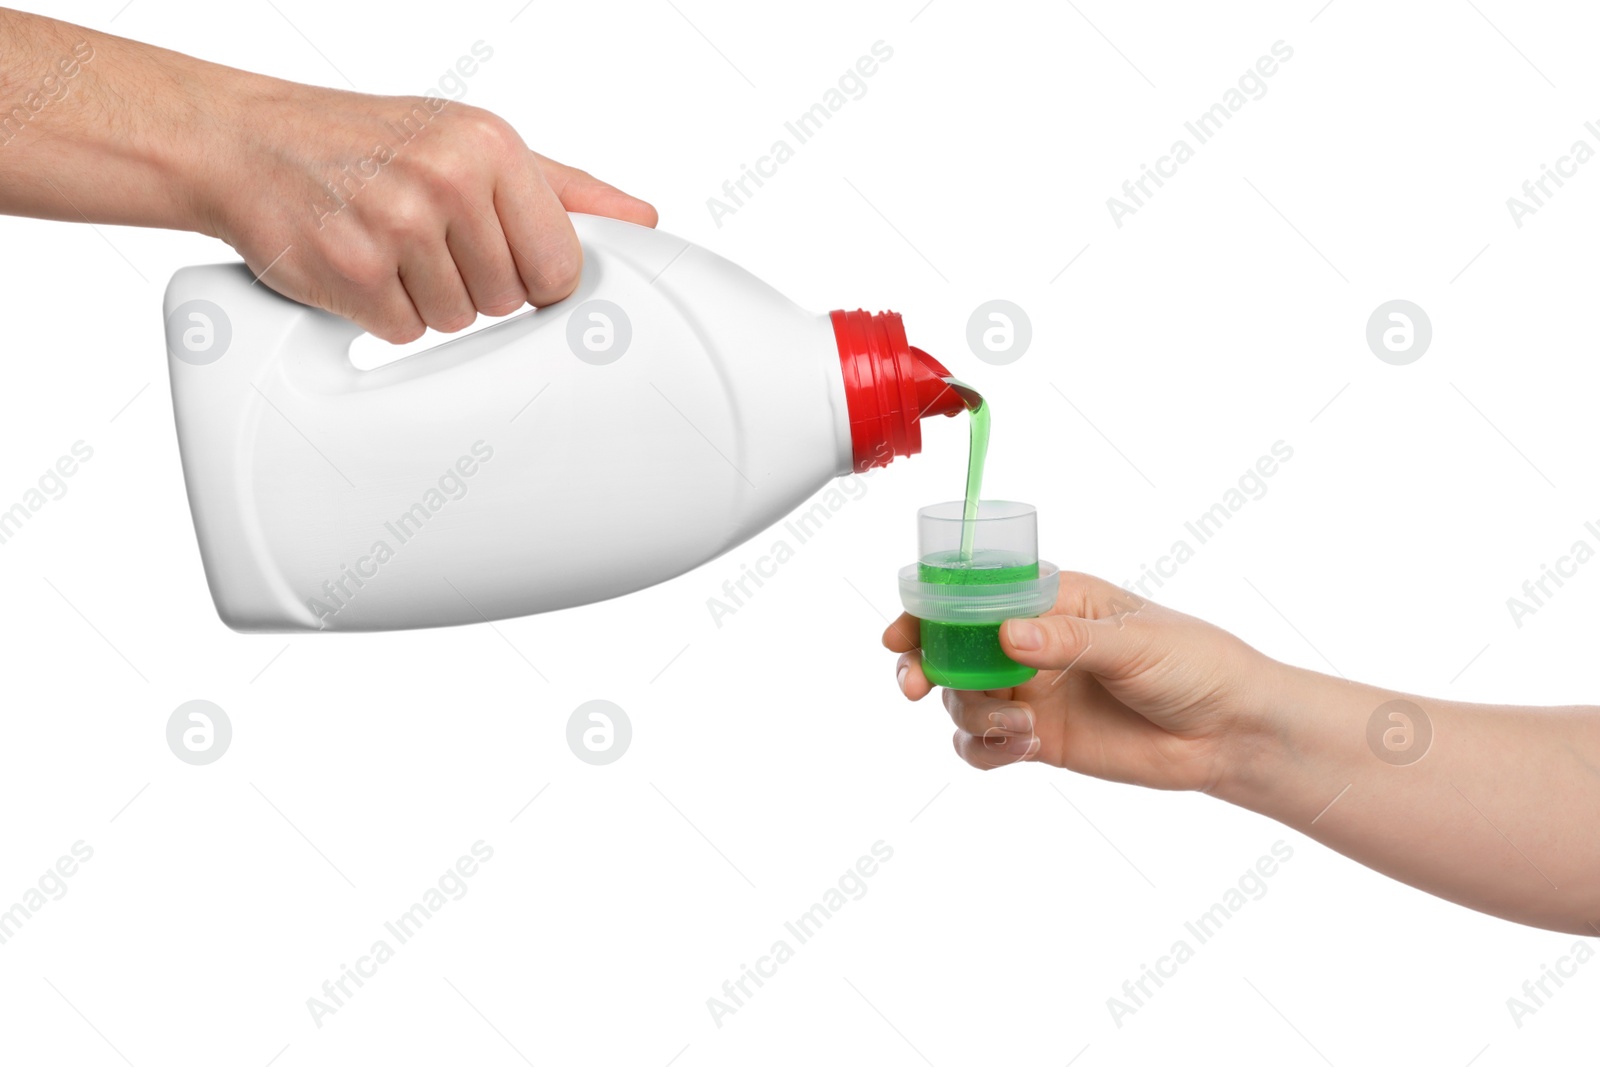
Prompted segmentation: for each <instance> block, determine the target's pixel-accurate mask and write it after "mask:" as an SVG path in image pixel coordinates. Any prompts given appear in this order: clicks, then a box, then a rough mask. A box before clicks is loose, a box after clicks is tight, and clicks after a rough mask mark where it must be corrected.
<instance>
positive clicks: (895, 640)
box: [883, 613, 922, 652]
mask: <svg viewBox="0 0 1600 1067" xmlns="http://www.w3.org/2000/svg"><path fill="white" fill-rule="evenodd" d="M883 647H884V648H887V649H888V650H889V651H890V652H910V651H911V650H912V649H913V648H921V647H922V622H921V620H920V619H918V618H917V617H916V616H915V615H907V614H904V613H902V614H901V616H900V617H899V618H898V619H896V620H894V622H891V623H890V624H889V628H888V629H887V630H885V631H883Z"/></svg>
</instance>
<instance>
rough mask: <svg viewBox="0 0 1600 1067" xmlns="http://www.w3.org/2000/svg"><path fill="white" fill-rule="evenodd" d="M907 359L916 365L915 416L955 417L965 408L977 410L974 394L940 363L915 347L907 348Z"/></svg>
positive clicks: (914, 372) (977, 398) (914, 371)
mask: <svg viewBox="0 0 1600 1067" xmlns="http://www.w3.org/2000/svg"><path fill="white" fill-rule="evenodd" d="M911 358H912V360H914V361H915V364H916V366H915V369H914V370H913V372H912V375H913V377H914V378H915V380H916V383H917V411H918V413H919V417H921V418H924V419H925V418H927V417H928V416H930V415H959V414H960V413H961V412H963V411H966V410H968V409H969V408H974V407H977V405H978V400H979V397H978V394H977V393H975V392H973V390H972V388H971V387H970V386H966V385H963V384H962V383H961V382H959V381H957V380H956V378H955V375H953V374H951V373H950V372H949V371H948V370H946V369H945V367H944V364H942V363H940V362H939V361H938V360H936V359H934V358H933V357H932V356H930V355H928V353H926V352H924V351H923V350H922V349H920V348H918V347H916V346H915V345H912V346H911ZM968 394H971V395H970V396H969V395H968Z"/></svg>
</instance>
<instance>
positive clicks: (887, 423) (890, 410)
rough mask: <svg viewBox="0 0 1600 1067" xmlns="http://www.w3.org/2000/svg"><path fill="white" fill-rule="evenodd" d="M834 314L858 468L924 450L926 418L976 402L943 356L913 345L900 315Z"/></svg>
mask: <svg viewBox="0 0 1600 1067" xmlns="http://www.w3.org/2000/svg"><path fill="white" fill-rule="evenodd" d="M830 318H831V319H832V321H833V333H834V339H835V340H836V341H837V342H838V346H839V365H840V369H841V370H842V371H843V374H844V392H845V402H846V404H847V405H848V407H849V409H850V412H849V413H850V449H851V454H852V466H853V469H855V470H856V471H865V470H870V469H871V468H873V467H885V466H888V464H889V461H890V460H892V459H894V458H895V457H896V456H914V455H916V454H917V453H918V452H921V451H922V420H923V419H925V418H927V417H929V416H930V415H954V414H956V413H957V412H961V411H965V410H967V409H968V408H969V407H970V406H972V404H971V402H970V401H969V400H968V398H967V397H966V396H965V395H964V392H963V391H964V390H965V391H966V392H970V390H968V389H967V387H965V386H962V385H960V384H959V383H956V384H955V385H952V384H951V383H952V381H953V379H952V378H951V376H950V372H949V371H948V370H946V369H945V368H944V366H943V365H941V364H940V363H939V361H938V360H936V359H934V358H933V357H932V356H930V355H928V353H926V352H924V351H923V350H922V349H920V348H913V347H911V345H910V344H908V343H907V341H906V331H905V326H904V324H902V323H901V321H900V316H899V315H897V314H895V313H894V312H892V311H885V312H883V313H881V314H877V315H873V314H869V313H867V312H865V311H835V312H833V314H832V315H831V316H830ZM972 395H973V396H974V397H976V395H977V394H975V393H974V394H972Z"/></svg>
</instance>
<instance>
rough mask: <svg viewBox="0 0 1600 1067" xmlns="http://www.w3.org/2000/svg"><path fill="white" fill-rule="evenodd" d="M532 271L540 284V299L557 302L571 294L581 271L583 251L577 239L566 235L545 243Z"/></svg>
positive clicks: (537, 255) (537, 254) (538, 253)
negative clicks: (535, 273) (536, 275)
mask: <svg viewBox="0 0 1600 1067" xmlns="http://www.w3.org/2000/svg"><path fill="white" fill-rule="evenodd" d="M534 270H535V271H536V272H537V274H538V278H539V281H540V283H541V285H540V294H539V295H540V296H541V297H544V298H546V299H551V300H559V299H561V298H562V297H565V296H566V295H568V294H569V293H571V292H572V291H573V290H574V289H576V288H577V286H578V276H579V275H580V274H581V273H582V271H583V249H582V248H581V247H579V245H578V239H577V237H576V236H575V235H571V234H567V235H562V236H560V237H558V238H555V239H552V240H549V241H548V242H546V244H545V245H544V246H543V247H542V248H540V250H539V251H538V252H537V253H536V262H535V264H534Z"/></svg>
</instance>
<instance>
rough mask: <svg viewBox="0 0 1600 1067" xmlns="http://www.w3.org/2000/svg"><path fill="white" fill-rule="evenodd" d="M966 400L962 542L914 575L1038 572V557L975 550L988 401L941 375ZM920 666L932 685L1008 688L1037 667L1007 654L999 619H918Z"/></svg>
mask: <svg viewBox="0 0 1600 1067" xmlns="http://www.w3.org/2000/svg"><path fill="white" fill-rule="evenodd" d="M945 380H946V382H948V383H949V385H950V387H951V388H952V389H954V390H955V391H956V392H957V393H958V394H960V396H961V398H962V399H963V400H965V401H966V403H967V415H968V418H969V420H970V424H971V439H970V443H969V444H968V446H967V495H966V499H965V501H964V502H963V505H962V513H961V547H960V549H959V550H958V551H956V552H952V553H947V554H946V555H944V556H942V557H937V556H936V557H933V558H930V559H924V560H922V561H920V562H919V563H918V564H917V577H918V578H919V579H921V580H922V581H924V582H927V583H928V584H930V585H999V584H1003V583H1007V582H1027V581H1033V580H1034V579H1036V578H1038V577H1039V561H1038V560H1030V559H1024V558H1021V557H1019V556H1017V555H1016V554H1015V553H1010V552H999V551H995V550H992V549H990V550H976V551H975V550H974V545H973V540H974V535H975V534H976V533H977V529H978V526H977V518H978V501H979V500H980V499H982V496H983V464H984V460H985V459H986V458H987V457H988V454H989V404H988V402H987V401H986V400H984V398H983V397H982V396H980V395H979V394H978V392H977V390H975V389H973V388H972V387H971V386H968V385H966V384H964V383H962V382H958V381H956V380H955V379H953V378H947V379H945ZM922 669H923V672H924V673H925V674H927V676H928V680H929V681H931V682H933V683H934V684H935V685H942V686H945V687H947V688H950V689H1008V688H1010V687H1011V686H1014V685H1021V684H1022V683H1023V682H1026V681H1027V680H1028V679H1030V678H1032V677H1033V676H1034V675H1035V674H1036V673H1038V672H1037V671H1035V670H1034V669H1033V668H1032V667H1024V666H1022V665H1021V664H1020V663H1017V662H1015V661H1013V660H1012V659H1010V658H1009V657H1008V656H1007V655H1006V654H1005V652H1004V651H1002V650H1001V648H1000V624H999V623H959V622H929V621H927V620H923V622H922Z"/></svg>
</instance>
